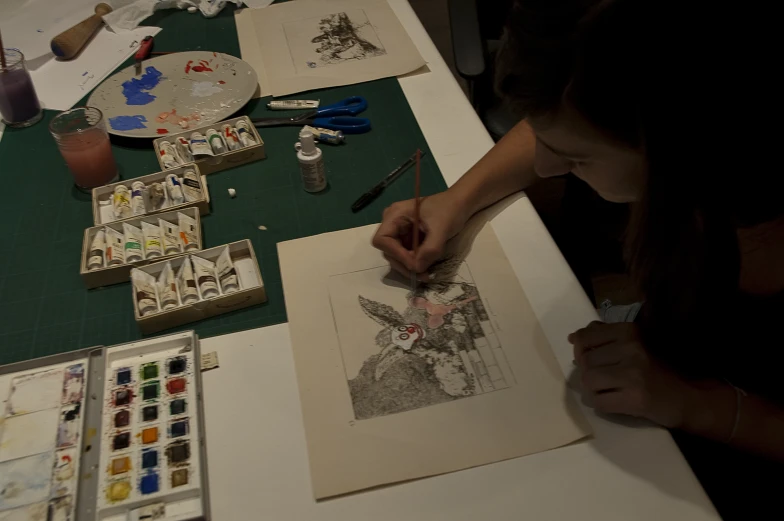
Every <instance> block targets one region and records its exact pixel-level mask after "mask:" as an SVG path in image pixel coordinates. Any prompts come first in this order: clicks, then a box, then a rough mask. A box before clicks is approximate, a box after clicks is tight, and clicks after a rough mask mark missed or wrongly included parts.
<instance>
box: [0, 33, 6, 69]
mask: <svg viewBox="0 0 784 521" xmlns="http://www.w3.org/2000/svg"><path fill="white" fill-rule="evenodd" d="M0 72H5V49H4V48H3V35H2V33H0Z"/></svg>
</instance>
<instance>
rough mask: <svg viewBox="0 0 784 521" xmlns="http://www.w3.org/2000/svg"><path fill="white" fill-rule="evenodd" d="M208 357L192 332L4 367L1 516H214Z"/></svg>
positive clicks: (0, 374) (0, 382) (66, 519)
mask: <svg viewBox="0 0 784 521" xmlns="http://www.w3.org/2000/svg"><path fill="white" fill-rule="evenodd" d="M199 361H200V354H199V349H198V341H197V339H196V337H195V334H194V333H193V332H192V331H191V332H186V333H177V334H173V335H168V336H165V337H161V338H153V339H148V340H142V341H139V342H134V343H131V344H126V345H121V346H113V347H102V348H98V349H85V350H82V351H76V352H70V353H63V354H60V355H54V356H52V357H47V358H43V359H38V360H35V361H32V362H24V363H23V364H24V369H20V368H19V366H20V365H22V364H15V365H14V366H4V367H0V396H2V399H3V401H5V403H6V407H5V408H3V410H0V425H1V426H2V428H0V519H6V518H8V519H11V520H13V519H40V520H48V521H61V520H62V521H74V520H84V521H109V520H112V521H114V520H118V519H123V520H125V519H141V518H140V517H139V516H140V515H141V513H142V512H144V511H150V512H152V511H153V510H154V511H155V512H156V513H157V514H156V516H158V517H156V518H157V519H160V520H166V519H177V520H183V521H184V519H208V518H209V517H210V515H209V512H208V510H207V507H206V505H207V504H208V500H207V488H206V476H205V475H204V468H205V466H204V462H205V451H204V444H203V431H202V429H203V427H202V425H203V419H202V414H203V412H202V411H203V409H202V403H201V398H200V395H201V394H200V385H201V380H200V375H199V373H198V371H199V363H200V362H199ZM87 397H91V398H92V399H89V400H88V398H87ZM84 469H90V471H84ZM9 492H10V493H9ZM90 498H92V499H90ZM194 500H196V501H194ZM83 502H87V503H89V504H82V503H83ZM176 512H188V515H187V516H186V517H181V516H179V517H178V515H177V514H175V513H176ZM167 513H169V516H173V517H167ZM9 516H10V517H9Z"/></svg>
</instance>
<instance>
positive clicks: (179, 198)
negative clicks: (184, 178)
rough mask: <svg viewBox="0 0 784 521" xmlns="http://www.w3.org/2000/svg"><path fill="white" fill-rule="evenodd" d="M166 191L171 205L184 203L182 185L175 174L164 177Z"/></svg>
mask: <svg viewBox="0 0 784 521" xmlns="http://www.w3.org/2000/svg"><path fill="white" fill-rule="evenodd" d="M166 190H167V191H168V192H169V198H170V199H171V200H172V203H173V204H182V203H184V202H185V196H183V195H182V185H181V184H180V179H179V178H178V177H177V176H176V175H175V174H169V175H167V176H166Z"/></svg>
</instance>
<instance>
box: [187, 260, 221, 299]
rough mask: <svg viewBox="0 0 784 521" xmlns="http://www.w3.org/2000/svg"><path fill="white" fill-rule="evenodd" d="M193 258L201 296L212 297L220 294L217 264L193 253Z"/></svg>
mask: <svg viewBox="0 0 784 521" xmlns="http://www.w3.org/2000/svg"><path fill="white" fill-rule="evenodd" d="M191 260H193V272H194V273H195V274H196V284H197V285H198V286H199V292H200V293H201V298H212V297H217V296H218V283H217V281H216V280H215V264H213V263H212V262H210V261H208V260H207V259H202V258H201V257H196V256H195V255H191Z"/></svg>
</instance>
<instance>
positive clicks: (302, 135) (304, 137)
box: [299, 129, 316, 156]
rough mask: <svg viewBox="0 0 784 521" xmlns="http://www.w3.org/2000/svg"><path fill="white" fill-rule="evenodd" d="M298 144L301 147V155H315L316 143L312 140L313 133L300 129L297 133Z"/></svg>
mask: <svg viewBox="0 0 784 521" xmlns="http://www.w3.org/2000/svg"><path fill="white" fill-rule="evenodd" d="M299 142H300V146H301V147H302V150H301V151H302V154H304V155H306V156H313V155H316V143H315V140H314V138H313V132H311V131H310V130H305V129H302V130H301V131H300V132H299Z"/></svg>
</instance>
